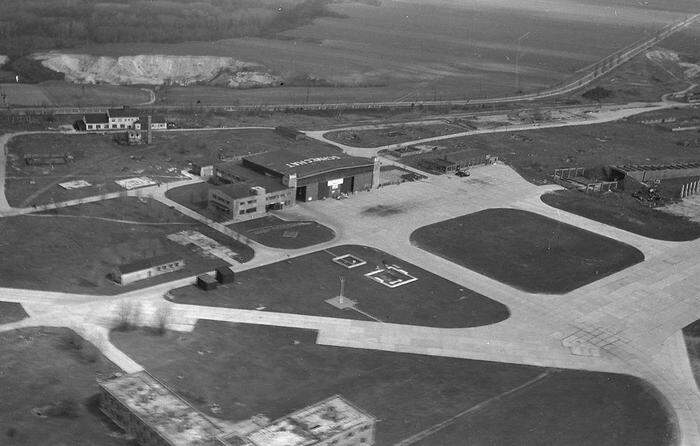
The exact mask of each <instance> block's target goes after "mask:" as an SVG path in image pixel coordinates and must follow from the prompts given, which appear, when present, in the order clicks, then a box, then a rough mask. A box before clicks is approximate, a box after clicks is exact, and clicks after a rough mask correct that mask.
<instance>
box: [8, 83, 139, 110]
mask: <svg viewBox="0 0 700 446" xmlns="http://www.w3.org/2000/svg"><path fill="white" fill-rule="evenodd" d="M0 88H2V90H3V91H4V92H5V94H6V95H7V104H8V105H16V106H29V107H36V106H50V105H51V106H68V107H80V106H90V105H114V106H121V105H136V104H141V103H144V102H147V101H148V100H149V99H150V96H149V94H148V92H145V91H142V90H140V89H139V88H135V87H123V86H115V85H76V84H72V83H70V82H63V81H47V82H42V83H40V84H0Z"/></svg>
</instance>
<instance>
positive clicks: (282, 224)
mask: <svg viewBox="0 0 700 446" xmlns="http://www.w3.org/2000/svg"><path fill="white" fill-rule="evenodd" d="M229 227H230V228H231V229H233V230H234V231H237V232H240V233H241V234H243V235H245V236H246V237H248V238H251V239H253V240H255V241H256V242H258V243H261V244H263V245H265V246H269V247H271V248H281V249H299V248H306V247H307V246H312V245H318V244H319V243H324V242H328V241H331V240H333V238H335V232H333V230H332V229H330V228H328V227H326V226H323V225H322V224H319V223H316V222H315V221H308V220H307V221H301V220H299V221H292V220H282V219H281V218H278V217H275V216H274V215H266V216H264V217H261V218H256V219H254V220H248V221H243V222H240V223H234V224H232V225H230V226H229Z"/></svg>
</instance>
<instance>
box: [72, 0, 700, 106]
mask: <svg viewBox="0 0 700 446" xmlns="http://www.w3.org/2000/svg"><path fill="white" fill-rule="evenodd" d="M331 7H332V9H333V10H334V11H335V12H337V13H339V14H341V15H342V16H344V17H342V18H341V17H326V18H320V19H317V20H315V21H313V22H312V23H311V24H308V25H305V26H302V27H299V28H296V29H293V30H290V31H286V32H283V33H281V34H279V35H277V36H276V37H277V38H243V39H230V40H222V41H218V42H209V41H207V42H188V43H180V44H150V43H148V44H147V43H142V44H129V43H125V44H105V45H90V46H84V47H78V48H74V49H72V51H74V52H79V53H80V52H85V53H90V54H97V55H108V56H117V55H126V54H180V55H183V54H207V55H215V56H232V57H235V58H237V59H239V60H244V61H249V62H258V63H262V64H263V65H265V66H266V67H268V68H269V69H270V70H271V71H273V72H275V73H277V74H280V75H282V76H283V77H284V78H285V86H284V87H281V88H274V89H268V88H264V89H250V90H239V91H232V90H226V89H223V88H208V87H197V88H194V89H187V88H184V89H183V88H173V89H167V91H165V92H164V94H162V95H160V94H159V101H161V102H163V103H168V104H194V103H196V102H197V101H201V102H202V103H227V104H235V103H241V104H251V103H252V104H258V103H288V102H291V103H300V102H306V101H308V102H337V101H340V102H343V101H348V100H352V101H367V100H397V99H405V100H419V99H422V100H433V99H466V98H475V97H492V96H499V95H506V94H512V93H515V92H516V91H519V90H522V91H533V90H538V89H542V88H545V87H547V86H550V85H552V84H556V83H558V82H560V81H562V80H564V79H566V78H569V77H571V76H574V75H575V74H576V71H577V70H579V69H581V68H583V67H585V66H586V65H589V64H591V63H593V62H595V61H596V60H599V59H600V58H602V57H604V56H606V55H608V54H610V53H612V52H614V51H616V50H618V49H620V48H622V47H624V46H626V45H628V44H630V43H632V42H634V41H636V40H638V39H641V38H643V37H644V36H645V35H647V34H648V33H649V32H652V31H654V30H658V29H660V28H661V27H662V26H663V25H665V24H667V23H669V22H672V21H675V20H678V19H679V18H681V17H683V15H684V14H685V13H686V12H687V11H693V6H691V3H690V2H688V1H682V2H674V4H673V5H658V6H657V8H654V9H653V10H652V9H650V8H649V7H647V6H646V5H644V6H640V5H639V4H636V3H626V4H619V3H617V4H614V5H611V4H605V5H603V6H602V5H598V4H591V3H590V2H587V1H576V2H554V1H550V2H547V6H546V7H547V12H548V13H547V17H546V18H545V17H543V16H542V14H541V10H538V9H537V7H535V6H533V5H530V4H529V3H522V2H521V3H518V4H513V2H507V1H505V0H500V1H495V2H494V1H485V0H472V1H469V2H464V1H462V2H449V3H444V2H443V3H436V2H428V3H426V2H389V1H382V2H381V6H372V5H369V4H367V3H364V2H342V3H336V4H333V5H332V6H331ZM528 33H529V34H528ZM516 59H518V70H517V71H518V75H517V76H516V67H515V65H516V64H515V60H516ZM355 87H360V88H355Z"/></svg>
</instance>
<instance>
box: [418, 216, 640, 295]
mask: <svg viewBox="0 0 700 446" xmlns="http://www.w3.org/2000/svg"><path fill="white" fill-rule="evenodd" d="M411 243H413V244H414V245H416V246H418V247H420V248H421V249H424V250H426V251H429V252H432V253H434V254H436V255H439V256H440V257H444V258H446V259H448V260H450V261H452V262H455V263H457V264H459V265H462V266H464V267H466V268H469V269H472V270H474V271H476V272H478V273H480V274H484V275H486V276H488V277H491V278H493V279H495V280H498V281H500V282H503V283H506V284H508V285H511V286H514V287H516V288H519V289H522V290H524V291H527V292H531V293H551V294H563V293H567V292H569V291H572V290H575V289H576V288H579V287H581V286H583V285H586V284H588V283H591V282H594V281H596V280H599V279H601V278H603V277H605V276H608V275H610V274H613V273H615V272H617V271H620V270H623V269H625V268H627V267H629V266H632V265H634V264H636V263H639V262H641V261H643V260H644V254H642V252H641V251H639V250H637V249H636V248H633V247H631V246H629V245H626V244H624V243H621V242H618V241H616V240H612V239H609V238H607V237H603V236H601V235H598V234H594V233H592V232H589V231H585V230H583V229H580V228H577V227H575V226H571V225H568V224H565V223H561V222H558V221H556V220H552V219H550V218H547V217H543V216H541V215H538V214H534V213H532V212H526V211H520V210H515V209H487V210H485V211H480V212H476V213H473V214H468V215H464V216H461V217H457V218H453V219H451V220H446V221H442V222H439V223H435V224H432V225H428V226H424V227H422V228H419V229H417V230H416V231H414V232H413V234H411Z"/></svg>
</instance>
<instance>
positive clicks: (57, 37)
mask: <svg viewBox="0 0 700 446" xmlns="http://www.w3.org/2000/svg"><path fill="white" fill-rule="evenodd" d="M330 1H331V0H276V1H272V0H199V1H197V2H192V1H190V0H119V1H115V0H113V1H100V0H3V1H2V2H0V54H6V55H9V56H11V57H12V58H18V57H21V56H24V55H27V54H29V53H32V52H35V51H40V50H48V49H58V48H70V47H73V46H76V45H82V44H87V43H121V42H162V43H177V42H185V41H206V40H220V39H226V38H234V37H245V36H267V35H271V34H275V33H278V32H281V31H284V30H288V29H293V28H296V27H298V26H301V25H303V24H306V23H308V22H310V21H312V20H313V19H315V18H317V17H321V16H332V15H334V13H333V12H332V11H330V10H329V9H328V8H327V6H328V4H329V3H330Z"/></svg>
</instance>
